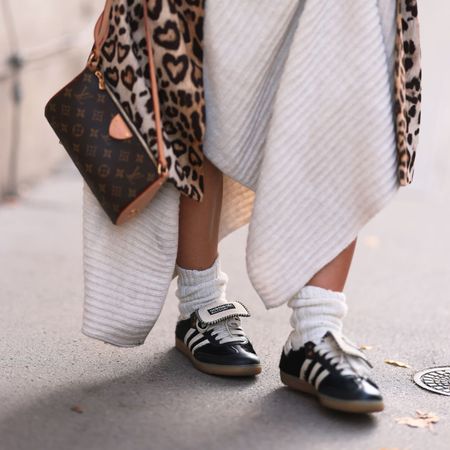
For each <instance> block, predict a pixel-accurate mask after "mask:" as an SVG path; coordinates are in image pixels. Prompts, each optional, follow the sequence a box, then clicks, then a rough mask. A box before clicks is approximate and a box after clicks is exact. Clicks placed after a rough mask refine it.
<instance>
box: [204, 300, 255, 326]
mask: <svg viewBox="0 0 450 450" xmlns="http://www.w3.org/2000/svg"><path fill="white" fill-rule="evenodd" d="M236 316H241V317H249V316H250V313H249V312H248V310H247V308H246V307H245V306H244V305H243V304H242V303H240V302H227V303H224V302H223V301H222V300H219V301H217V302H214V303H211V304H209V305H208V306H205V307H204V308H200V309H199V310H198V311H197V317H198V318H199V320H200V321H201V322H203V323H207V324H209V323H216V322H221V321H222V320H226V319H229V318H230V317H236Z"/></svg>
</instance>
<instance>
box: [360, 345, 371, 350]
mask: <svg viewBox="0 0 450 450" xmlns="http://www.w3.org/2000/svg"><path fill="white" fill-rule="evenodd" d="M359 349H360V350H372V349H373V346H372V345H361V346H360V347H359Z"/></svg>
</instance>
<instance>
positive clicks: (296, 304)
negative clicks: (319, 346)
mask: <svg viewBox="0 0 450 450" xmlns="http://www.w3.org/2000/svg"><path fill="white" fill-rule="evenodd" d="M288 306H289V307H290V308H292V314H291V317H290V324H291V327H292V328H293V330H292V332H291V333H290V335H289V337H288V339H287V341H286V344H285V346H284V349H285V353H288V352H289V350H291V349H293V350H298V349H299V348H300V347H301V346H302V345H303V344H305V343H306V342H308V341H312V342H315V343H319V342H320V340H321V338H322V337H323V336H324V334H325V333H326V332H327V331H335V332H336V333H338V334H340V333H341V332H342V328H343V322H342V321H343V319H344V317H345V316H346V315H347V309H348V308H347V303H346V295H345V293H344V292H339V291H332V290H330V289H324V288H322V287H319V286H312V285H306V286H303V288H302V289H300V291H299V293H298V294H297V295H295V296H294V297H293V298H292V299H291V300H290V301H289V302H288Z"/></svg>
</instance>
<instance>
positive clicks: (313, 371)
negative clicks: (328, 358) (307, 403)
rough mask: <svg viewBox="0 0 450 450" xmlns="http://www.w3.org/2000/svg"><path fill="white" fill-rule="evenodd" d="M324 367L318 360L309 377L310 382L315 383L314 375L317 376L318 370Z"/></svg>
mask: <svg viewBox="0 0 450 450" xmlns="http://www.w3.org/2000/svg"><path fill="white" fill-rule="evenodd" d="M321 367H322V365H321V364H320V363H319V362H316V363H315V364H314V367H313V368H312V370H311V372H310V374H309V377H308V382H309V383H311V384H313V383H314V377H315V376H316V373H317V372H318V370H319V369H320V368H321Z"/></svg>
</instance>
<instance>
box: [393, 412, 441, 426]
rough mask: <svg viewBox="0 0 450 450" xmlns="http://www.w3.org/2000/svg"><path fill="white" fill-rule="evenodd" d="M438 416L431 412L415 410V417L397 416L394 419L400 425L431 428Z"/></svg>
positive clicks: (437, 420) (436, 421)
mask: <svg viewBox="0 0 450 450" xmlns="http://www.w3.org/2000/svg"><path fill="white" fill-rule="evenodd" d="M439 419H440V418H439V416H438V415H437V414H435V413H432V412H425V411H420V410H417V411H416V416H415V417H397V418H396V419H395V421H396V422H397V423H398V424H400V425H408V426H409V427H412V428H429V429H430V430H431V429H433V424H435V423H438V422H439Z"/></svg>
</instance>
